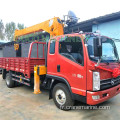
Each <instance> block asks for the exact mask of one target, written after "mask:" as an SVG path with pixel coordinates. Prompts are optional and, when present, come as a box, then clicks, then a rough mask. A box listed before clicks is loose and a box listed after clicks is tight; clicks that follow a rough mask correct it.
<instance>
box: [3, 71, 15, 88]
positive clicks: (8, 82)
mask: <svg viewBox="0 0 120 120" xmlns="http://www.w3.org/2000/svg"><path fill="white" fill-rule="evenodd" d="M5 81H6V85H7V87H8V88H13V87H15V81H13V80H12V77H11V75H10V73H7V74H6V79H5Z"/></svg>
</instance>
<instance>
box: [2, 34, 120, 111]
mask: <svg viewBox="0 0 120 120" xmlns="http://www.w3.org/2000/svg"><path fill="white" fill-rule="evenodd" d="M34 44H35V45H36V47H35V48H36V51H37V52H36V58H32V57H31V52H32V48H33V45H34ZM39 44H40V46H42V49H43V51H42V57H39V52H40V51H39ZM45 46H46V47H47V51H45V49H44V47H45ZM119 66H120V65H119V58H118V53H117V49H116V46H115V43H114V41H113V40H112V39H111V38H108V37H105V36H100V35H96V34H94V33H73V34H66V35H61V36H57V37H53V38H51V39H50V40H49V42H48V44H47V43H46V42H32V43H31V45H30V48H29V54H28V57H26V58H24V57H14V58H11V57H3V58H0V68H2V69H3V71H2V76H3V79H5V80H6V85H7V86H8V87H9V88H12V87H15V85H16V83H18V82H19V83H21V84H25V85H28V86H30V85H32V84H34V90H35V91H34V92H35V93H40V92H41V91H40V90H39V81H40V84H41V86H44V88H47V89H49V98H50V99H51V98H53V100H54V103H55V105H56V106H57V107H58V108H61V107H62V109H63V110H68V109H67V108H68V106H73V105H74V101H75V100H77V101H81V102H84V103H86V104H89V105H96V104H99V103H102V102H104V101H106V100H108V99H110V98H112V97H113V96H115V95H117V94H118V93H120V76H119V75H120V70H119ZM69 108H70V107H69Z"/></svg>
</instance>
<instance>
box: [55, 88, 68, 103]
mask: <svg viewBox="0 0 120 120" xmlns="http://www.w3.org/2000/svg"><path fill="white" fill-rule="evenodd" d="M55 97H56V101H57V102H58V103H59V104H60V105H63V104H65V102H66V95H65V93H64V91H63V90H61V89H59V90H57V91H56V95H55Z"/></svg>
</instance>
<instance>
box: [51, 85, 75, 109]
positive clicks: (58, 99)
mask: <svg viewBox="0 0 120 120" xmlns="http://www.w3.org/2000/svg"><path fill="white" fill-rule="evenodd" d="M52 96H53V100H54V103H55V105H56V106H57V107H58V108H59V109H62V110H65V111H67V110H70V109H71V107H72V106H73V105H74V101H73V100H72V98H71V95H70V92H69V90H68V88H67V86H66V85H65V84H63V83H58V84H57V85H55V87H54V88H53V91H52Z"/></svg>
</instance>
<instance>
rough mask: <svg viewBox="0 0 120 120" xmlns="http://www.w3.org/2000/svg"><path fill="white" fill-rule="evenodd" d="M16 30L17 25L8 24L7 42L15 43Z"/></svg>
mask: <svg viewBox="0 0 120 120" xmlns="http://www.w3.org/2000/svg"><path fill="white" fill-rule="evenodd" d="M15 29H16V25H15V23H14V22H10V23H7V24H6V25H5V37H6V40H9V41H13V40H14V32H15Z"/></svg>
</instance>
